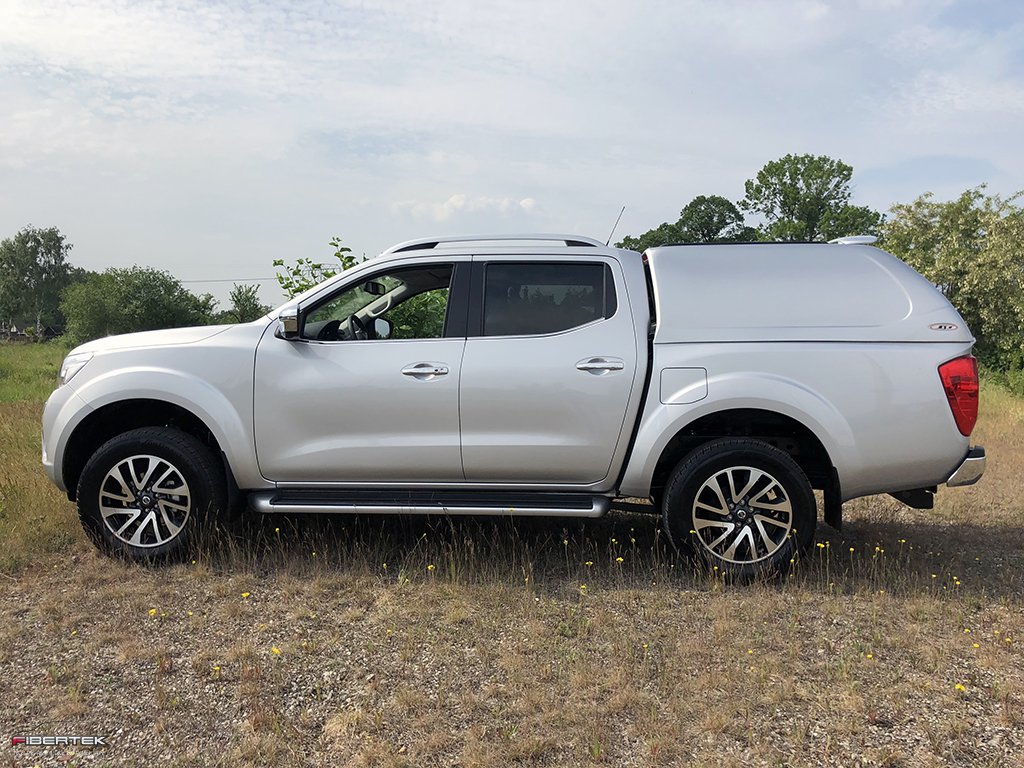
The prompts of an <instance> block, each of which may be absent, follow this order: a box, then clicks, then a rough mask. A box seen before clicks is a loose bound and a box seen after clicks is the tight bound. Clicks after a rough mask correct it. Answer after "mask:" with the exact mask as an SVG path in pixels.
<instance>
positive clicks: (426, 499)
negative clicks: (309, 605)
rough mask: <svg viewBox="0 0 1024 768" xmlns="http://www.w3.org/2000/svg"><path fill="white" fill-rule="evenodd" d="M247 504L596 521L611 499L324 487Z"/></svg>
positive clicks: (267, 495)
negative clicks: (592, 519) (589, 519)
mask: <svg viewBox="0 0 1024 768" xmlns="http://www.w3.org/2000/svg"><path fill="white" fill-rule="evenodd" d="M249 505H250V506H251V507H252V508H253V509H254V510H256V511H257V512H260V513H263V514H279V513H285V514H326V515H371V514H380V515H510V516H534V517H601V515H603V514H604V513H605V512H607V511H608V509H609V507H610V506H611V500H610V499H609V498H608V497H607V496H595V495H593V494H582V493H531V492H494V491H429V490H394V489H392V490H365V489H364V490H358V489H340V488H329V489H316V490H301V491H300V490H279V491H258V492H254V493H252V494H250V495H249Z"/></svg>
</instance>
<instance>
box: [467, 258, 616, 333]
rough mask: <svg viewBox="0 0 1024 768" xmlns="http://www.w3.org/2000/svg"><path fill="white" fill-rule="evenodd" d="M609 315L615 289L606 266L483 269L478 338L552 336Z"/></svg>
mask: <svg viewBox="0 0 1024 768" xmlns="http://www.w3.org/2000/svg"><path fill="white" fill-rule="evenodd" d="M615 309H616V300H615V286H614V283H613V282H612V273H611V269H609V268H608V265H606V264H588V263H575V262H530V263H517V262H491V263H489V264H487V268H486V271H485V274H484V301H483V335H484V336H534V335H540V334H547V333H558V332H559V331H567V330H570V329H572V328H578V327H579V326H581V325H586V324H587V323H592V322H594V321H595V320H601V319H603V318H606V317H611V316H612V315H613V314H615Z"/></svg>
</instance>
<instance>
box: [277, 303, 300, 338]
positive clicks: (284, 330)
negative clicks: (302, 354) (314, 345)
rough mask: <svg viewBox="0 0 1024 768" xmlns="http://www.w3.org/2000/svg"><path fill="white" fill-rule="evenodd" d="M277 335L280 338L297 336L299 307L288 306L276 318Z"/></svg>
mask: <svg viewBox="0 0 1024 768" xmlns="http://www.w3.org/2000/svg"><path fill="white" fill-rule="evenodd" d="M277 335H278V336H280V337H281V338H282V339H288V340H292V339H297V338H299V308H298V307H288V308H287V309H284V310H282V311H281V314H280V315H278V318H277Z"/></svg>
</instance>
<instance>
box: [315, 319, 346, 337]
mask: <svg viewBox="0 0 1024 768" xmlns="http://www.w3.org/2000/svg"><path fill="white" fill-rule="evenodd" d="M340 328H341V320H331V321H330V322H329V323H324V325H323V327H322V328H321V329H320V330H319V331H317V334H316V340H317V341H337V340H338V330H339V329H340Z"/></svg>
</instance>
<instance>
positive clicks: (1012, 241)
mask: <svg viewBox="0 0 1024 768" xmlns="http://www.w3.org/2000/svg"><path fill="white" fill-rule="evenodd" d="M852 178H853V168H852V167H851V166H850V165H848V164H846V163H844V162H843V161H841V160H837V159H833V158H830V157H827V156H816V155H792V154H790V155H786V156H785V157H782V158H779V159H777V160H773V161H771V162H769V163H766V164H765V165H764V167H763V168H761V169H760V170H759V171H758V172H757V174H756V175H755V176H754V178H752V179H749V180H748V181H747V182H746V183H745V184H744V196H743V197H742V198H740V199H739V200H737V201H736V202H733V201H731V200H729V199H728V198H726V197H723V196H720V195H699V196H697V197H695V198H694V199H693V200H691V201H690V202H689V203H687V204H686V205H685V206H684V207H683V208H682V210H681V211H680V214H679V218H678V219H677V220H676V221H674V222H663V223H661V224H659V225H657V226H655V227H654V228H652V229H650V230H648V231H646V232H643V233H640V234H638V235H632V236H626V237H624V238H623V239H622V240H621V241H620V242H619V243H617V244H616V245H618V246H619V247H621V248H629V249H631V250H636V251H644V250H646V249H647V248H651V247H656V246H659V245H665V244H669V243H712V242H725V243H728V242H749V241H758V240H760V241H789V242H795V241H809V242H823V241H827V240H831V239H833V238H836V237H843V236H846V235H864V234H869V235H875V236H877V237H878V238H879V240H880V242H879V245H880V246H881V247H882V248H884V249H885V250H887V251H889V252H890V253H892V254H894V255H895V256H897V257H899V258H900V259H902V260H903V261H905V262H906V263H908V264H910V265H911V266H912V267H914V268H915V269H916V270H918V271H919V272H921V273H922V274H923V275H924V276H925V277H926V278H927V279H928V280H930V281H931V282H932V283H933V284H935V285H936V286H937V287H938V288H939V289H940V290H941V291H942V292H943V293H944V294H945V295H946V297H947V298H948V299H949V300H950V301H951V302H952V303H953V305H954V306H955V307H956V308H957V309H958V310H959V311H960V314H961V315H963V317H964V320H965V321H966V322H967V324H968V325H969V326H970V328H971V330H972V331H973V332H974V334H975V335H976V336H977V338H978V343H977V345H976V347H975V354H977V356H978V357H979V358H980V359H981V361H982V362H983V363H984V364H985V365H987V366H988V367H990V368H992V369H995V370H998V371H1009V372H1018V375H1021V374H1019V372H1020V371H1021V370H1022V369H1024V331H1022V329H1024V209H1022V208H1021V206H1020V204H1019V200H1020V197H1021V195H1020V194H1018V195H1014V196H1011V197H1007V198H1004V197H1001V196H999V195H989V194H987V193H986V191H985V188H984V187H977V188H973V189H968V190H965V191H964V192H963V193H962V194H961V195H960V196H958V197H957V198H956V199H954V200H949V201H938V200H936V199H935V198H934V196H933V195H932V194H931V193H925V194H923V195H921V196H920V197H918V198H917V199H916V200H914V201H912V202H909V203H897V204H895V205H893V206H892V207H891V208H890V209H889V211H888V212H887V214H882V213H880V212H878V211H875V210H872V209H871V208H868V207H865V206H858V205H854V204H853V203H852V202H851V198H852V188H851V181H852ZM747 216H751V217H752V219H753V222H750V221H748V220H747ZM330 246H331V247H332V248H333V249H334V252H333V260H331V261H319V260H315V259H312V258H303V259H299V260H298V261H297V262H295V263H293V264H287V263H286V262H285V261H284V260H283V259H277V260H275V261H274V267H275V268H277V270H278V272H277V277H278V282H279V283H280V285H281V288H282V289H283V290H284V292H285V293H286V294H287V295H289V296H295V295H297V294H298V293H301V292H302V291H304V290H306V289H307V288H309V287H312V286H313V285H316V284H317V283H319V282H321V281H323V280H325V279H327V278H328V277H331V276H333V275H334V274H336V273H337V272H339V271H341V270H343V269H349V268H351V267H352V266H354V265H355V264H357V263H358V262H359V259H357V258H355V257H354V256H353V255H352V253H351V250H350V249H349V248H347V247H346V246H344V245H342V243H341V240H340V239H338V238H335V239H334V240H332V241H331V243H330ZM70 250H71V244H70V243H68V242H67V240H66V238H65V237H64V235H62V234H61V233H60V232H59V231H58V230H57V229H56V228H50V229H36V228H34V227H31V226H30V227H26V228H25V229H23V230H22V231H21V232H18V233H17V234H16V235H14V236H13V237H10V238H8V239H6V240H3V241H2V242H0V331H3V330H9V329H10V328H11V327H14V326H17V327H19V328H23V327H25V326H31V328H32V329H33V331H34V333H35V335H36V336H37V337H39V338H41V337H42V336H43V335H44V329H46V328H47V327H50V328H56V329H63V330H64V332H65V335H66V337H67V338H68V339H69V340H70V341H71V342H72V343H78V342H81V341H85V340H88V339H92V338H98V337H101V336H106V335H109V334H114V333H128V332H131V331H139V330H148V329H153V328H169V327H178V326H185V325H201V324H206V323H215V322H247V321H249V320H253V319H256V318H258V317H260V316H262V315H263V314H265V313H266V312H267V310H268V307H266V306H264V305H262V304H261V303H260V302H259V296H258V289H257V286H255V285H237V284H236V285H235V286H234V288H233V289H232V291H231V295H230V307H229V308H228V309H226V310H223V311H217V302H216V301H215V300H214V298H213V297H212V296H210V295H209V294H202V295H197V294H194V293H192V292H190V291H188V290H187V289H186V288H185V287H184V286H183V285H182V284H181V282H180V281H179V280H177V279H176V278H175V277H174V276H172V275H171V274H169V273H168V272H164V271H161V270H156V269H151V268H143V267H138V266H136V267H130V268H126V269H117V268H112V269H108V270H105V271H104V272H100V273H96V272H89V271H86V270H82V269H79V268H77V267H74V266H72V265H71V264H70V263H69V261H68V254H69V252H70ZM1022 376H1024V375H1022Z"/></svg>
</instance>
